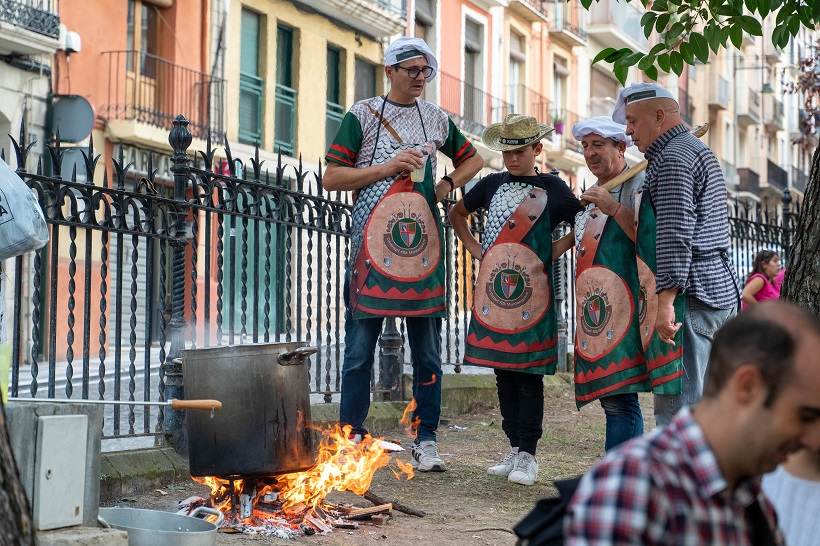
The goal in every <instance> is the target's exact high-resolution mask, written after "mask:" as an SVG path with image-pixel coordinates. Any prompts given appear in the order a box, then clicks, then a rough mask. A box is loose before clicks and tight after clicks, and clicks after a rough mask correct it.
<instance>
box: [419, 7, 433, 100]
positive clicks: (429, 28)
mask: <svg viewBox="0 0 820 546" xmlns="http://www.w3.org/2000/svg"><path fill="white" fill-rule="evenodd" d="M435 26H436V6H435V0H416V17H415V25H414V28H413V36H414V37H416V38H421V39H422V40H424V41H425V42H426V43H427V45H428V46H430V49H431V50H433V51H435V50H436V47H435V41H436V33H435ZM431 85H435V80H434V81H433V82H432V83H431V84H430V85H425V86H424V90H423V91H422V92H421V98H422V99H427V92H428V89H430V86H431Z"/></svg>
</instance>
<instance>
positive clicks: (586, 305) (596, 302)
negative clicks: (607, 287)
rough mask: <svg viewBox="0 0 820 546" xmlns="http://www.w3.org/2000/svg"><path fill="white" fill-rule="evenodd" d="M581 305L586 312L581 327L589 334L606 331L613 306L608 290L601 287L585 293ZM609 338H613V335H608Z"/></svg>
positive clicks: (594, 334)
mask: <svg viewBox="0 0 820 546" xmlns="http://www.w3.org/2000/svg"><path fill="white" fill-rule="evenodd" d="M581 305H582V309H583V313H584V316H583V319H582V320H581V328H582V329H583V330H584V333H586V334H587V335H590V336H597V335H599V334H600V333H601V332H603V331H604V328H605V327H606V325H607V323H608V322H609V319H610V318H611V317H612V306H611V305H610V303H609V298H608V297H607V295H606V292H604V291H603V290H602V289H600V288H594V289H592V290H591V291H588V292H587V293H586V294H585V295H584V299H583V301H582V303H581ZM607 339H611V337H609V336H608V337H607Z"/></svg>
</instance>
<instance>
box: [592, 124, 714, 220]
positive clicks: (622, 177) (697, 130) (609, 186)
mask: <svg viewBox="0 0 820 546" xmlns="http://www.w3.org/2000/svg"><path fill="white" fill-rule="evenodd" d="M708 130H709V123H708V122H706V123H704V124H703V125H697V126H695V127H693V128H692V130H691V131H690V132H691V133H692V134H693V135H695V136H696V137H698V138H700V137H702V136H703V135H705V134H706V132H707V131H708ZM644 170H646V160H645V159H644V160H643V161H641V162H640V163H638V164H637V165H635V166H634V167H632V168H631V169H627V170H625V171H624V172H622V173H621V174H619V175H618V176H616V177H615V178H613V179H612V180H610V181H609V182H607V183H606V184H604V185H603V186H601V187H602V188H604V189H605V190H607V191H612V190H614V189H615V188H617V187H618V186H620V185H621V184H623V183H624V182H626V181H627V180H629V179H630V178H632V177H633V176H635V175H637V174H638V173H641V172H643V171H644ZM581 205H582V206H584V207H585V206H587V205H589V201H587V200H586V199H581Z"/></svg>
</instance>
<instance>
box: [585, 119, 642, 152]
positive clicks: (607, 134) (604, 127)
mask: <svg viewBox="0 0 820 546" xmlns="http://www.w3.org/2000/svg"><path fill="white" fill-rule="evenodd" d="M592 133H595V134H596V135H601V136H602V137H604V138H611V139H613V140H617V141H619V142H626V146H627V148H628V147H629V146H632V139H631V138H629V137H628V136H627V135H626V125H621V124H620V123H615V122H614V121H612V118H611V117H609V116H598V117H595V118H590V119H585V120H584V121H579V122H578V123H576V124H575V125H573V126H572V136H573V137H575V140H577V141H579V142H580V141H581V140H582V139H583V138H584V137H585V136H587V135H589V134H592Z"/></svg>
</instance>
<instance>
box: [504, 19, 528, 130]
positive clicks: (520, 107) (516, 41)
mask: <svg viewBox="0 0 820 546" xmlns="http://www.w3.org/2000/svg"><path fill="white" fill-rule="evenodd" d="M524 44H525V39H524V37H523V36H520V35H519V34H516V33H515V32H510V64H509V67H508V69H507V70H508V75H507V79H508V83H507V85H508V86H509V89H510V93H509V102H510V107H511V108H512V110H511V111H512V112H517V113H519V114H521V113H525V112H524V105H525V104H526V102H525V101H526V96H524V95H525V93H524V87H523V86H524V82H522V81H521V77H522V76H523V74H524V61H525V60H526V58H527V57H526V55H525V54H524Z"/></svg>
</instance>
